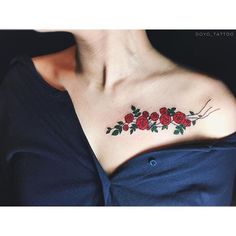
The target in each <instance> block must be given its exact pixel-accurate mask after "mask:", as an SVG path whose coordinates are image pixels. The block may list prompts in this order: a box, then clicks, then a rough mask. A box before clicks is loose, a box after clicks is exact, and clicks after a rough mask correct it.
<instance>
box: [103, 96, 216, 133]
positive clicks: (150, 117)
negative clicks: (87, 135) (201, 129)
mask: <svg viewBox="0 0 236 236" xmlns="http://www.w3.org/2000/svg"><path fill="white" fill-rule="evenodd" d="M210 101H211V99H209V100H208V101H207V102H206V103H205V104H204V106H203V107H202V108H201V109H200V111H199V112H196V113H194V112H193V111H189V114H186V113H184V112H182V111H176V108H175V107H172V108H167V107H161V108H159V110H158V109H157V110H156V111H153V112H151V113H149V112H148V111H142V112H141V111H140V109H139V108H136V107H135V106H133V105H131V110H132V112H130V113H128V114H126V115H125V116H124V120H121V121H118V122H117V124H116V125H115V126H114V127H107V131H106V134H109V133H111V135H113V136H117V135H118V134H121V133H122V132H128V131H129V132H128V133H129V134H132V133H133V132H135V131H137V130H142V131H144V130H147V131H148V132H150V131H151V132H155V133H158V132H159V130H164V129H168V127H169V126H170V125H171V126H174V128H175V129H174V132H173V134H175V135H178V134H181V135H183V134H184V132H185V131H186V128H187V127H191V126H194V125H195V124H196V122H197V121H198V120H201V119H204V118H206V117H207V116H209V115H210V114H211V113H213V112H215V111H217V110H219V109H220V108H217V109H215V110H211V109H212V107H209V108H208V109H207V105H208V103H209V102H210ZM158 111H159V113H158Z"/></svg>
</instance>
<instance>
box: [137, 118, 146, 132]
mask: <svg viewBox="0 0 236 236" xmlns="http://www.w3.org/2000/svg"><path fill="white" fill-rule="evenodd" d="M136 125H137V128H139V129H141V130H144V129H147V128H148V127H149V125H148V120H147V117H145V116H140V117H139V118H138V119H137V120H136Z"/></svg>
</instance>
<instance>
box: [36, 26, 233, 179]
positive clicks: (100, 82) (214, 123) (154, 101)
mask: <svg viewBox="0 0 236 236" xmlns="http://www.w3.org/2000/svg"><path fill="white" fill-rule="evenodd" d="M71 32H72V33H73V34H74V35H75V38H76V42H77V43H76V45H74V46H72V47H70V48H67V49H65V50H63V51H60V52H57V53H53V54H49V55H45V56H39V57H34V58H32V60H33V62H34V65H35V67H36V68H37V70H38V72H39V73H40V74H41V75H42V77H43V78H44V79H45V81H46V82H47V83H48V84H49V85H51V86H52V87H54V88H57V89H58V90H67V91H68V93H69V95H70V97H71V100H72V102H73V105H74V108H75V112H76V114H77V117H78V119H79V122H80V123H81V125H82V127H83V131H84V133H85V135H86V137H87V140H88V142H89V144H90V146H91V148H92V150H93V152H94V154H95V156H96V157H97V159H98V160H99V162H100V164H101V166H102V167H103V169H104V171H105V172H106V173H107V174H108V175H110V174H112V173H113V172H114V171H115V170H116V169H117V167H119V166H120V165H122V164H123V163H124V162H125V161H127V160H129V159H130V158H133V157H135V156H137V155H139V154H141V153H144V152H149V151H151V150H153V149H154V150H158V149H161V148H162V147H171V146H173V145H175V144H180V143H183V142H186V143H188V142H192V141H198V140H210V139H220V138H223V137H225V136H228V135H230V134H232V133H234V132H235V131H236V122H235V120H236V100H235V97H234V96H233V95H232V93H231V92H230V90H229V89H228V88H227V87H226V86H225V84H223V83H222V82H220V81H218V80H216V79H215V78H210V77H209V76H206V75H203V74H200V73H196V72H194V71H190V70H187V69H185V68H181V67H180V66H178V65H176V64H175V63H173V62H172V61H170V60H169V59H168V58H166V57H164V56H163V55H161V54H160V53H159V52H157V51H156V50H155V49H154V48H153V47H152V46H151V44H150V42H149V41H148V38H147V36H146V32H145V31H143V30H73V31H71ZM78 49H79V53H77V54H76V52H77V50H78ZM209 99H211V100H210V102H209V103H208V105H209V107H213V108H220V109H219V110H217V111H216V112H214V113H212V114H211V115H209V116H208V117H207V118H205V119H202V120H199V122H198V124H197V125H195V126H191V127H189V128H188V130H186V131H185V133H184V135H181V136H176V135H173V129H174V127H172V128H171V127H170V128H169V129H168V130H163V131H162V132H159V133H158V134H156V133H155V132H148V131H140V130H138V131H136V132H135V133H134V134H132V135H130V134H129V132H124V133H122V135H119V136H112V135H107V134H106V129H107V127H108V126H113V125H114V123H116V122H117V121H118V120H120V119H123V118H124V116H125V115H126V114H127V113H128V112H129V111H130V106H131V104H133V105H135V106H137V107H140V108H141V109H142V110H146V111H149V112H153V111H158V110H159V109H160V108H161V107H164V106H166V107H176V108H177V110H180V111H182V112H186V113H188V112H189V111H190V110H191V111H195V112H198V111H199V110H200V109H201V108H202V106H203V105H204V104H205V103H206V102H207V101H208V100H209Z"/></svg>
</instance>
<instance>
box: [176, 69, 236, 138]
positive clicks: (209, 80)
mask: <svg viewBox="0 0 236 236" xmlns="http://www.w3.org/2000/svg"><path fill="white" fill-rule="evenodd" d="M178 73H179V74H181V75H182V76H181V77H182V79H183V80H184V81H185V83H183V84H186V85H185V87H187V88H188V92H187V94H188V96H189V98H191V99H193V100H194V103H196V104H205V102H207V101H209V103H208V104H207V106H206V108H207V109H209V110H208V113H206V114H212V115H209V116H208V117H207V119H203V120H202V121H201V124H202V131H203V135H205V136H206V137H212V138H222V137H226V136H228V135H230V134H233V133H235V132H236V98H235V96H234V94H233V92H232V91H231V89H230V88H229V87H228V85H227V84H226V83H224V82H223V80H221V79H220V78H218V77H214V76H209V75H206V74H204V73H200V72H196V71H192V70H188V69H182V68H181V69H179V71H178Z"/></svg>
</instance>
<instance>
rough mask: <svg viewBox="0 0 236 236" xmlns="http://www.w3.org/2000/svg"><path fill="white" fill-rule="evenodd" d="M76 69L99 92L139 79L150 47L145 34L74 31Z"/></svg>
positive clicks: (151, 49)
mask: <svg viewBox="0 0 236 236" xmlns="http://www.w3.org/2000/svg"><path fill="white" fill-rule="evenodd" d="M72 33H73V34H74V36H75V40H76V43H77V46H78V47H77V50H78V51H77V54H76V55H77V56H76V59H77V68H78V73H79V74H81V75H82V76H83V77H84V78H86V80H88V82H89V83H93V84H94V85H96V86H97V87H100V88H101V89H104V88H109V87H112V86H113V85H115V84H117V83H119V82H120V81H121V80H124V79H133V78H138V76H139V77H140V76H142V73H141V72H142V70H143V68H145V66H146V63H147V62H148V61H147V60H146V59H147V58H149V57H150V55H152V54H151V53H153V51H154V50H153V47H152V45H151V43H150V41H149V39H148V37H147V35H146V32H145V30H74V31H72Z"/></svg>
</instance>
